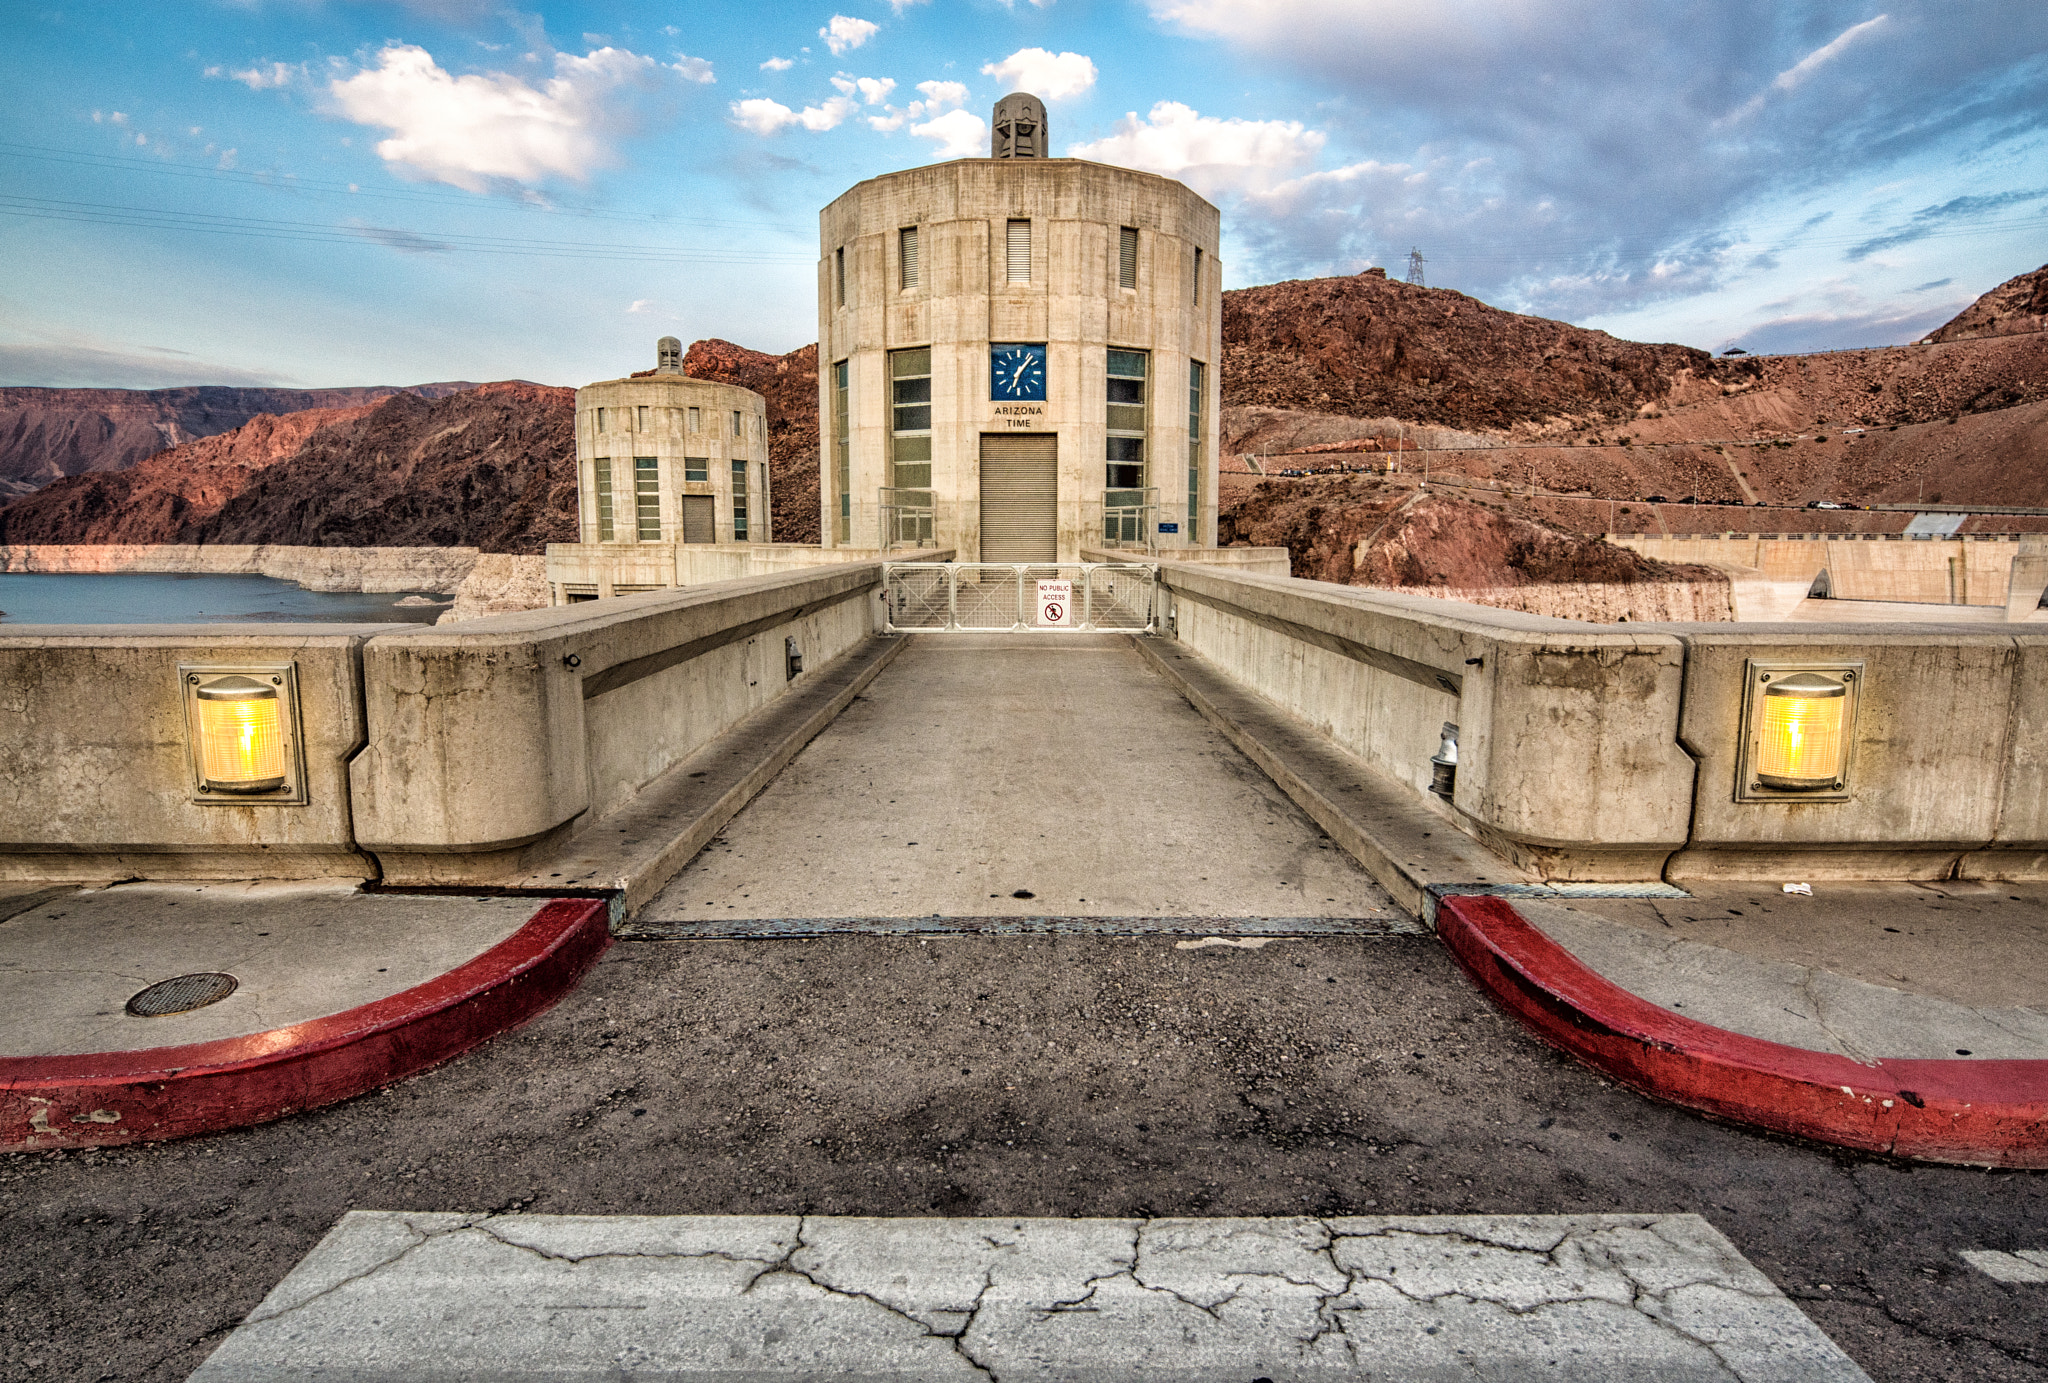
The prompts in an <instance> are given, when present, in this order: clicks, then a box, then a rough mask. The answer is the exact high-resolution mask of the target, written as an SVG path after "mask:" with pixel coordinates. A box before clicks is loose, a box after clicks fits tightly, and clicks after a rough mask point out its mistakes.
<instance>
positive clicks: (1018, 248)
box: [1005, 221, 1031, 283]
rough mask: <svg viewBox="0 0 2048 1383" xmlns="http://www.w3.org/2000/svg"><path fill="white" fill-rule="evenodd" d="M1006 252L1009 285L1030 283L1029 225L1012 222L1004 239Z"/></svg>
mask: <svg viewBox="0 0 2048 1383" xmlns="http://www.w3.org/2000/svg"><path fill="white" fill-rule="evenodd" d="M1005 248H1006V249H1007V250H1008V268H1009V275H1008V277H1009V281H1010V282H1011V283H1029V282H1031V223H1030V222H1029V221H1012V222H1010V226H1009V233H1008V235H1007V237H1006V245H1005Z"/></svg>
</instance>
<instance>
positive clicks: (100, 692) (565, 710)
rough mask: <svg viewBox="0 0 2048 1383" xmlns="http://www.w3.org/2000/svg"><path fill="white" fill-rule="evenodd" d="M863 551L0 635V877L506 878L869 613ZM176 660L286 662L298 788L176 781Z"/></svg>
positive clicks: (832, 653) (874, 579)
mask: <svg viewBox="0 0 2048 1383" xmlns="http://www.w3.org/2000/svg"><path fill="white" fill-rule="evenodd" d="M880 585H881V569H880V567H879V566H878V565H876V564H858V563H846V562H840V563H837V564H835V565H832V566H830V567H822V568H819V569H816V570H814V571H807V572H797V573H794V574H784V575H774V576H757V577H752V578H749V579H747V580H743V581H732V582H726V583H722V584H721V585H719V586H717V587H714V588H708V589H707V588H698V589H693V590H676V591H662V592H653V593H648V594H643V595H637V596H627V597H621V598H619V599H616V600H608V601H599V602H593V603H589V604H581V605H575V606H566V607H560V608H553V609H545V610H534V611H526V612H521V613H514V614H501V615H492V616H487V617H484V618H480V619H476V620H470V621H465V622H463V623H461V624H460V625H458V626H455V627H452V628H440V627H435V628H428V629H422V628H420V627H419V626H417V625H360V626H358V625H325V624H323V625H316V626H310V627H309V626H281V627H277V628H273V629H266V630H264V631H262V632H261V633H250V632H247V631H244V630H235V631H228V630H223V629H215V628H204V627H192V626H162V625H159V626H150V627H146V628H143V627H135V628H129V627H121V626H109V627H105V628H99V627H95V628H92V629H90V630H79V629H73V628H58V627H42V628H37V627H34V626H26V627H23V628H22V629H21V630H20V632H18V633H17V632H12V631H10V633H9V634H8V635H7V636H5V637H0V777H4V779H5V781H6V782H7V784H8V787H9V791H8V792H7V793H5V794H0V878H23V879H87V880H106V879H112V878H122V877H146V878H201V879H204V878H300V877H317V876H332V877H354V878H367V877H374V876H376V875H378V874H379V873H381V875H382V877H383V878H384V879H385V880H386V881H388V882H393V883H465V882H479V881H498V880H502V879H503V878H504V877H506V876H507V874H508V873H509V872H510V871H513V870H515V869H517V868H518V867H519V866H520V864H521V863H522V861H524V860H526V859H527V858H528V857H529V856H530V855H531V853H532V852H533V851H535V850H537V849H544V848H551V847H553V846H555V845H559V844H560V843H561V842H562V841H563V840H565V839H567V838H568V837H570V836H573V835H575V834H577V833H578V832H580V831H581V830H583V829H586V828H588V827H589V826H591V825H592V824H593V823H594V822H596V821H598V820H599V819H600V818H602V817H604V816H605V815H606V814H607V813H608V812H611V811H614V810H616V809H617V808H619V807H620V806H622V805H625V804H626V803H629V802H631V801H632V800H633V798H634V795H635V794H636V793H637V792H638V791H639V790H640V789H641V788H642V787H643V786H645V785H646V784H647V783H648V782H650V781H651V780H653V779H655V778H657V777H659V776H660V775H661V774H662V773H664V772H665V771H667V770H668V769H669V768H671V767H672V766H674V765H675V764H677V763H678V762H679V761H680V760H682V759H683V758H685V757H687V756H688V755H689V754H691V753H692V752H694V751H695V750H697V749H700V748H702V747H703V746H704V745H705V744H707V743H709V742H710V741H711V740H712V739H713V738H715V737H716V736H718V735H719V734H720V733H722V732H723V731H725V730H727V729H729V728H731V727H732V726H733V725H734V724H736V723H737V722H738V721H740V720H741V719H743V718H745V717H746V716H748V715H750V714H752V713H753V712H754V711H756V710H759V709H760V708H762V707H764V706H766V705H767V704H768V703H770V702H771V701H774V700H775V699H777V698H778V697H780V696H782V695H784V694H785V693H786V692H787V691H788V690H789V688H790V687H791V685H792V683H791V682H790V681H789V679H788V677H787V675H786V672H785V660H784V640H785V639H786V638H794V639H795V640H796V642H797V647H798V648H799V649H800V650H801V652H802V654H803V662H804V668H805V670H806V671H807V672H815V671H817V670H819V669H821V668H823V667H824V666H825V665H827V664H829V663H830V662H831V661H832V660H833V659H835V658H837V657H839V656H840V655H842V654H844V653H846V652H848V651H849V650H851V649H852V648H853V647H854V646H855V645H857V644H859V643H860V642H861V641H862V640H864V639H866V638H867V637H868V636H869V635H870V633H871V631H872V629H873V628H874V620H875V613H876V612H875V593H876V592H877V591H879V589H880ZM180 662H196V663H214V664H237V663H251V662H257V663H273V662H277V663H282V662H296V663H297V665H298V677H299V687H300V700H301V713H300V720H301V723H302V725H303V727H304V737H305V742H306V746H307V755H306V757H307V781H308V798H309V800H308V802H307V803H306V805H303V806H285V805H274V804H273V805H266V804H260V803H235V804H232V805H215V804H211V803H204V804H202V803H197V802H194V801H192V800H191V769H190V767H189V764H188V761H187V736H186V731H185V725H184V718H183V717H184V711H183V704H182V699H181V690H180V687H179V683H178V677H177V664H179V663H180Z"/></svg>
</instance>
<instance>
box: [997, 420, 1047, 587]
mask: <svg viewBox="0 0 2048 1383" xmlns="http://www.w3.org/2000/svg"><path fill="white" fill-rule="evenodd" d="M1058 557H1059V438H1057V437H1054V436H1052V435H1050V434H1046V433H1037V434H1031V435H1027V436H1021V437H1010V436H1003V435H1000V434H991V435H989V436H985V437H983V438H982V439H981V560H982V561H984V562H1051V561H1055V560H1057V559H1058Z"/></svg>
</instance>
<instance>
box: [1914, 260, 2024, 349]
mask: <svg viewBox="0 0 2048 1383" xmlns="http://www.w3.org/2000/svg"><path fill="white" fill-rule="evenodd" d="M2043 330H2048V264H2043V265H2042V266H2041V267H2040V268H2038V269H2036V270H2034V272H2032V273H2031V274H2021V275H2019V276H2018V277H2017V278H2009V279H2007V280H2006V281H2005V282H2004V283H2001V284H1999V285H1998V287H1996V288H1994V289H1992V290H1991V291H1990V292H1989V293H1986V294H1985V295H1984V296H1983V297H1981V298H1979V299H1977V301H1975V302H1973V303H1971V304H1970V305H1969V306H1968V307H1966V308H1964V309H1963V310H1962V311H1961V312H1959V313H1957V314H1956V315H1955V317H1954V318H1953V319H1952V320H1951V321H1950V322H1949V323H1948V325H1946V326H1944V327H1942V328H1941V329H1940V330H1939V331H1935V332H1932V333H1930V334H1929V336H1928V337H1927V339H1928V340H1930V341H1937V342H1939V341H1974V340H1978V339H1980V338H1982V337H1986V336H2019V335H2023V334H2025V333H2027V332H2034V331H2043Z"/></svg>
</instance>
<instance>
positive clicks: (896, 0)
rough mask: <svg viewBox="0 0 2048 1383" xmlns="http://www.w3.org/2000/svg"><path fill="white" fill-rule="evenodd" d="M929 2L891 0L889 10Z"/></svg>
mask: <svg viewBox="0 0 2048 1383" xmlns="http://www.w3.org/2000/svg"><path fill="white" fill-rule="evenodd" d="M929 3H930V0H889V10H890V12H891V13H893V14H899V15H900V14H902V13H903V12H904V11H905V10H907V9H909V8H910V7H911V6H912V5H924V4H929ZM1045 3H1048V4H1050V3H1051V0H1045Z"/></svg>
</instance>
